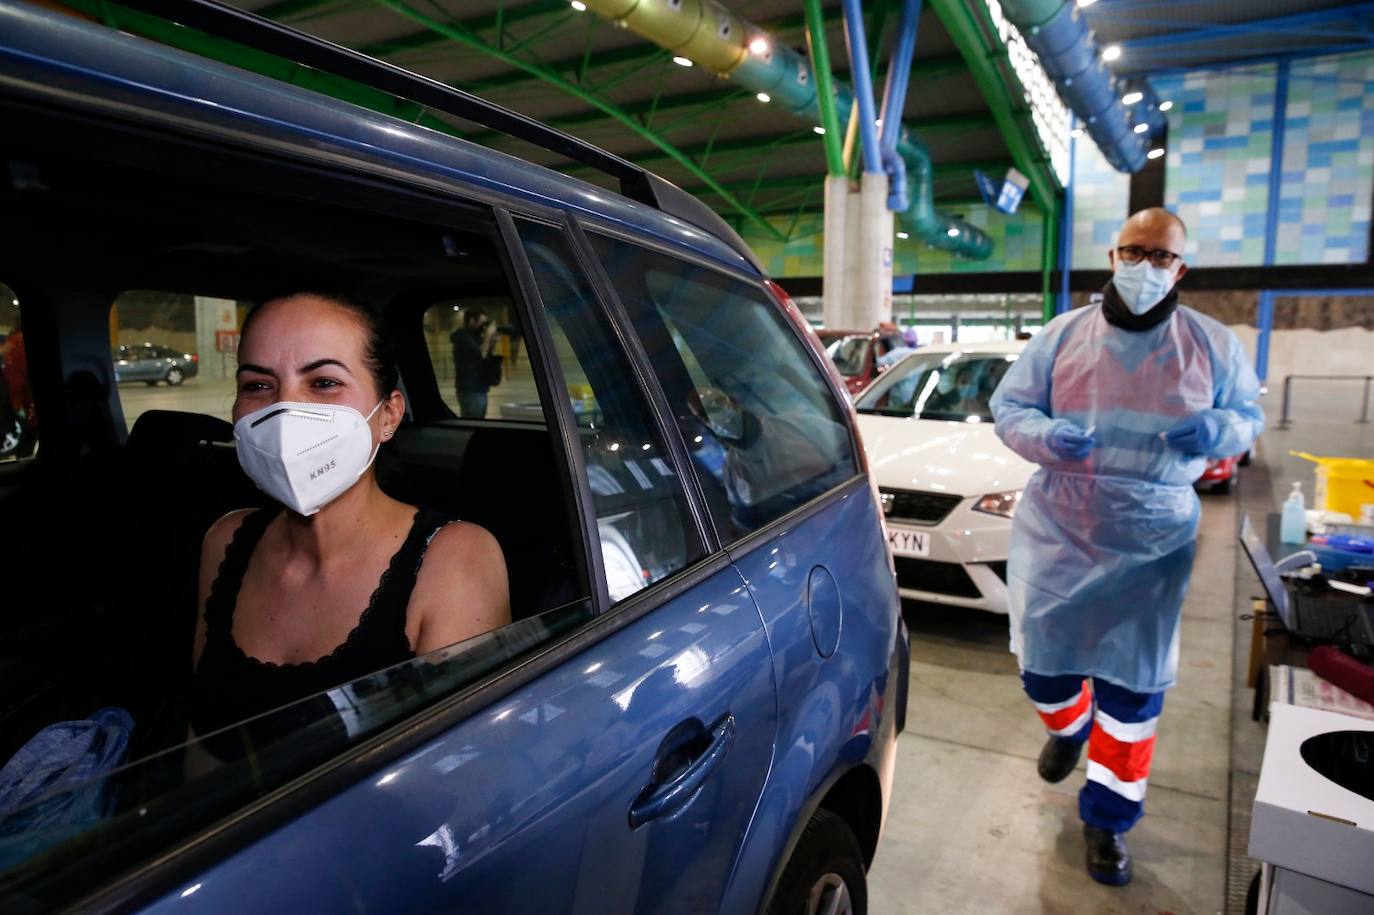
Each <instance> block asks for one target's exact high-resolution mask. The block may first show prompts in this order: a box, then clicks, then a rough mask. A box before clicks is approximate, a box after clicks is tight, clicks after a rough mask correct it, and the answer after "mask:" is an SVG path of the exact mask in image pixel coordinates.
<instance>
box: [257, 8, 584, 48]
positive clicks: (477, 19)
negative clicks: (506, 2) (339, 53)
mask: <svg viewBox="0 0 1374 915" xmlns="http://www.w3.org/2000/svg"><path fill="white" fill-rule="evenodd" d="M284 2H287V3H290V2H292V0H284ZM299 2H302V3H310V2H314V0H299ZM568 9H569V7H568V4H567V3H566V2H565V0H535V2H533V3H526V4H525V5H524V6H517V7H515V9H503V8H501V7H498V9H497V12H494V13H483V14H482V15H481V16H472V17H470V18H468V19H460V20H457V21H455V22H450V23H445V24H446V25H451V26H453V27H455V28H460V29H466V30H467V31H469V32H485V31H486V30H487V29H494V28H496V27H497V26H500V27H501V28H503V29H504V28H505V27H506V26H510V25H515V24H516V23H520V22H524V21H525V20H527V19H537V18H539V17H541V16H549V15H553V14H554V13H565V12H567V11H568ZM446 41H447V39H445V38H444V37H443V36H442V35H436V34H435V33H434V32H432V31H430V30H429V29H424V30H422V31H419V32H411V33H410V34H409V35H401V36H399V37H397V38H389V39H387V40H386V41H379V42H375V43H373V44H369V45H363V46H362V47H360V48H357V50H358V51H359V52H361V53H363V54H366V55H367V56H368V57H394V56H395V55H397V54H404V53H406V52H407V51H415V50H418V49H420V48H433V47H439V46H442V45H443V44H444V43H445V42H446Z"/></svg>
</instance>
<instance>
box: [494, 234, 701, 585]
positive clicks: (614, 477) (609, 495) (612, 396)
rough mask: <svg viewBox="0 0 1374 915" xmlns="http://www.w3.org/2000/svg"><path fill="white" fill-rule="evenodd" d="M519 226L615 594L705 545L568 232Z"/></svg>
mask: <svg viewBox="0 0 1374 915" xmlns="http://www.w3.org/2000/svg"><path fill="white" fill-rule="evenodd" d="M519 231H520V237H521V238H522V239H523V240H524V243H525V248H526V252H527V254H528V256H529V261H530V266H531V268H532V269H533V271H534V276H535V282H536V284H537V286H538V289H539V295H540V298H541V299H542V300H543V307H544V312H545V314H546V315H547V316H548V320H549V325H550V329H551V331H552V334H553V337H554V346H555V349H556V350H557V353H558V359H559V365H560V368H561V370H562V372H563V376H564V379H565V381H566V383H567V387H568V394H569V396H570V398H571V399H572V402H573V408H574V414H575V416H576V417H577V421H578V431H579V435H580V437H581V441H582V454H583V460H584V461H585V464H586V472H587V478H588V479H587V482H588V486H589V488H590V490H591V493H592V499H593V501H594V503H595V506H596V521H597V531H598V534H599V536H600V539H601V555H602V561H603V563H604V565H605V570H606V584H607V589H608V591H609V593H610V597H611V600H612V601H616V600H621V599H623V598H625V597H628V596H630V595H631V594H633V593H635V592H636V591H639V590H641V589H643V588H644V587H647V586H648V585H651V584H653V583H654V582H656V581H659V580H661V579H663V578H666V577H667V576H669V575H671V574H673V573H674V572H676V571H678V570H680V569H682V568H685V567H686V566H687V565H688V564H690V563H691V562H693V561H695V560H696V559H698V558H700V557H701V556H702V555H703V552H704V551H703V548H702V546H701V544H700V542H699V539H698V538H697V536H696V534H695V533H694V531H693V530H692V527H691V524H690V521H689V518H690V515H689V514H688V511H687V507H686V494H685V492H684V490H683V486H682V481H681V480H680V479H679V478H678V476H677V474H676V472H675V471H674V469H673V464H672V459H671V457H670V455H669V453H668V451H667V448H666V447H665V446H664V443H663V438H662V436H661V434H660V433H659V431H658V430H657V428H656V426H655V423H654V421H653V417H652V413H651V412H650V409H649V405H648V402H647V401H646V400H645V399H644V396H643V394H642V392H641V391H640V390H639V388H638V387H637V386H636V385H635V383H634V371H633V369H632V368H631V366H630V364H629V359H628V357H627V356H626V355H625V353H624V351H623V350H622V349H621V346H620V344H619V343H618V342H617V340H616V339H615V337H614V335H613V333H612V330H611V327H610V326H609V322H608V321H607V319H606V318H605V316H604V315H603V314H602V312H601V310H600V305H599V303H598V302H597V300H596V296H595V294H594V292H593V291H592V288H591V285H590V284H589V282H588V281H587V279H586V277H585V276H583V275H582V273H581V272H580V270H579V268H578V267H577V265H576V262H575V258H574V257H573V254H572V250H571V248H570V246H569V244H568V242H567V240H566V239H565V238H564V237H563V235H562V233H561V231H560V230H558V229H555V228H553V227H551V226H546V225H543V224H540V223H533V222H522V223H521V224H520V226H519Z"/></svg>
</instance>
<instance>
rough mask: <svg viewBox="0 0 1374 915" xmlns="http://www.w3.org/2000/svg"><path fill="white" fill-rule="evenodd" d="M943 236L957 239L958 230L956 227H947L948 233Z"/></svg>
mask: <svg viewBox="0 0 1374 915" xmlns="http://www.w3.org/2000/svg"><path fill="white" fill-rule="evenodd" d="M945 234H946V235H948V236H949V237H950V238H958V237H959V228H958V226H950V227H949V231H948V232H946V233H945Z"/></svg>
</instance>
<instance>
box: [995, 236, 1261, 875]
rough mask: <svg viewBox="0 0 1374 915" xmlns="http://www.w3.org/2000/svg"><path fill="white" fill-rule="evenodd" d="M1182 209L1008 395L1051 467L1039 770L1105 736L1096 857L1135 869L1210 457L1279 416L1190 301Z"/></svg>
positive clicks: (1001, 412)
mask: <svg viewBox="0 0 1374 915" xmlns="http://www.w3.org/2000/svg"><path fill="white" fill-rule="evenodd" d="M1185 240H1186V234H1185V229H1184V226H1183V223H1182V221H1181V220H1179V219H1178V218H1177V217H1176V216H1174V215H1173V214H1172V213H1170V212H1168V211H1167V210H1163V209H1148V210H1142V211H1140V212H1138V213H1136V214H1134V215H1133V216H1131V218H1130V219H1128V220H1126V223H1125V224H1124V225H1123V226H1122V228H1121V232H1120V234H1119V236H1118V238H1117V247H1116V248H1114V249H1113V250H1112V251H1111V252H1110V253H1109V255H1108V257H1109V260H1110V263H1111V265H1112V280H1111V282H1109V283H1108V284H1107V286H1106V288H1105V289H1104V290H1103V301H1102V303H1101V304H1100V305H1092V306H1089V307H1087V308H1080V309H1077V310H1074V311H1071V312H1069V313H1068V314H1064V315H1060V316H1059V317H1057V318H1055V319H1054V320H1053V321H1051V322H1050V323H1049V324H1048V325H1046V327H1045V329H1044V330H1043V331H1041V332H1040V333H1039V334H1037V335H1036V336H1035V337H1034V338H1033V339H1032V340H1031V341H1030V343H1028V344H1027V346H1026V349H1025V351H1024V352H1023V353H1022V354H1021V356H1020V358H1019V359H1018V360H1017V361H1016V362H1015V363H1014V364H1013V365H1012V367H1011V368H1010V369H1009V370H1008V371H1007V374H1006V376H1005V378H1003V380H1002V383H1001V385H1000V386H999V387H998V389H997V391H996V393H995V394H994V395H993V397H992V401H991V405H992V412H993V415H994V416H995V417H996V421H997V434H998V436H1000V437H1001V439H1002V441H1003V442H1005V443H1006V444H1007V446H1008V447H1010V448H1011V449H1012V450H1013V451H1015V452H1016V453H1017V454H1020V455H1021V456H1022V457H1024V458H1026V459H1027V460H1029V461H1033V462H1035V463H1037V464H1039V465H1040V469H1039V470H1037V471H1036V473H1035V475H1034V476H1033V477H1032V478H1031V480H1030V482H1029V483H1028V484H1027V485H1026V489H1025V491H1024V493H1023V494H1022V497H1021V501H1020V503H1019V505H1018V506H1017V509H1016V516H1015V518H1014V520H1013V523H1012V535H1011V552H1010V558H1009V562H1008V564H1007V587H1008V590H1009V592H1010V605H1011V607H1010V610H1011V619H1010V622H1011V648H1012V651H1014V652H1015V653H1016V655H1017V657H1018V659H1019V661H1020V666H1021V672H1022V673H1021V678H1022V682H1023V684H1024V686H1025V690H1026V693H1027V695H1028V696H1029V697H1030V700H1031V702H1032V703H1033V704H1034V705H1035V708H1036V710H1037V711H1038V712H1039V713H1040V717H1041V718H1042V719H1043V721H1044V722H1045V726H1046V727H1047V728H1048V729H1049V733H1050V737H1049V741H1048V742H1047V743H1046V745H1045V748H1044V750H1043V751H1042V752H1041V754H1040V762H1039V771H1040V775H1041V777H1043V778H1044V779H1045V780H1046V781H1051V782H1057V781H1061V780H1062V779H1064V778H1066V777H1067V776H1068V775H1069V773H1071V772H1072V771H1073V769H1074V767H1075V766H1076V765H1077V762H1078V758H1079V755H1080V753H1081V751H1082V748H1083V744H1084V743H1086V744H1087V745H1088V772H1087V783H1086V784H1085V785H1084V787H1083V789H1082V790H1081V791H1080V792H1079V797H1078V808H1079V813H1080V815H1081V816H1082V818H1083V824H1084V825H1083V832H1084V837H1085V839H1086V841H1087V866H1088V873H1089V874H1090V875H1091V876H1092V878H1093V879H1094V880H1097V881H1098V882H1100V883H1105V884H1108V885H1113V886H1120V885H1123V884H1125V883H1128V882H1129V881H1130V879H1131V858H1130V853H1129V851H1128V850H1127V847H1126V841H1125V833H1126V831H1127V830H1129V829H1130V828H1131V827H1132V826H1134V825H1135V824H1136V822H1137V821H1138V820H1139V819H1140V817H1141V815H1142V814H1143V813H1144V804H1145V785H1146V780H1147V777H1148V775H1149V770H1150V757H1151V755H1152V753H1153V751H1154V740H1155V723H1156V721H1157V720H1158V717H1159V713H1160V710H1161V709H1162V708H1163V703H1164V690H1166V689H1168V688H1169V687H1171V686H1173V685H1174V680H1175V677H1176V674H1177V671H1178V632H1179V618H1180V615H1181V611H1182V607H1183V598H1184V595H1185V593H1186V592H1187V590H1188V576H1189V573H1190V571H1191V568H1192V564H1193V552H1194V544H1195V541H1196V538H1197V526H1198V516H1199V514H1200V510H1201V509H1200V505H1199V503H1198V497H1197V494H1196V493H1195V492H1194V491H1193V482H1194V481H1195V480H1197V478H1198V477H1199V476H1201V475H1202V472H1203V470H1204V468H1205V466H1206V461H1207V459H1208V458H1212V457H1215V458H1220V457H1227V456H1232V455H1240V454H1244V453H1245V452H1246V451H1247V450H1249V448H1250V446H1251V444H1252V443H1253V442H1254V440H1255V436H1256V435H1258V434H1259V432H1260V430H1261V429H1262V428H1263V424H1264V414H1263V412H1262V411H1261V410H1260V408H1259V406H1258V403H1257V401H1258V398H1259V394H1260V387H1259V382H1258V380H1257V379H1256V378H1255V373H1254V371H1253V370H1252V369H1251V368H1250V364H1249V360H1248V358H1247V357H1246V355H1245V352H1244V351H1243V350H1242V349H1241V345H1240V341H1239V340H1237V339H1236V336H1235V335H1234V334H1232V333H1231V332H1230V331H1229V330H1227V329H1226V328H1225V327H1224V326H1223V325H1221V324H1220V323H1218V322H1217V321H1214V320H1212V319H1211V318H1208V317H1205V316H1204V315H1201V314H1199V313H1197V312H1196V311H1193V310H1192V309H1190V308H1185V307H1182V306H1180V305H1179V304H1178V290H1177V283H1178V281H1179V280H1180V279H1181V278H1182V277H1183V275H1184V273H1186V272H1187V266H1186V265H1185V264H1184V263H1183V256H1182V255H1183V248H1184V242H1185Z"/></svg>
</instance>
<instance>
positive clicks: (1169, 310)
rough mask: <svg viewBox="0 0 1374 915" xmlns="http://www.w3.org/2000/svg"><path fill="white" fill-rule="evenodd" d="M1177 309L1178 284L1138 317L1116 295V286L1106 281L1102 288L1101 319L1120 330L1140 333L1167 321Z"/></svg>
mask: <svg viewBox="0 0 1374 915" xmlns="http://www.w3.org/2000/svg"><path fill="white" fill-rule="evenodd" d="M1177 307H1178V284H1177V283H1175V284H1174V288H1172V289H1170V290H1169V294H1168V295H1166V296H1165V297H1164V298H1162V299H1160V300H1159V304H1157V305H1156V306H1155V307H1154V308H1151V309H1150V310H1149V311H1147V312H1145V313H1144V314H1143V315H1138V314H1135V313H1134V312H1132V311H1131V310H1130V309H1129V308H1127V307H1126V303H1125V302H1123V301H1121V296H1120V295H1118V294H1117V291H1116V284H1115V283H1113V282H1112V281H1111V280H1107V285H1106V286H1103V287H1102V317H1104V318H1106V319H1107V323H1108V324H1110V325H1112V326H1113V327H1119V328H1121V329H1122V330H1134V331H1142V330H1149V329H1150V328H1152V327H1157V326H1158V325H1160V324H1163V323H1164V322H1165V321H1167V320H1169V316H1170V315H1172V314H1173V313H1174V309H1175V308H1177Z"/></svg>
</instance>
